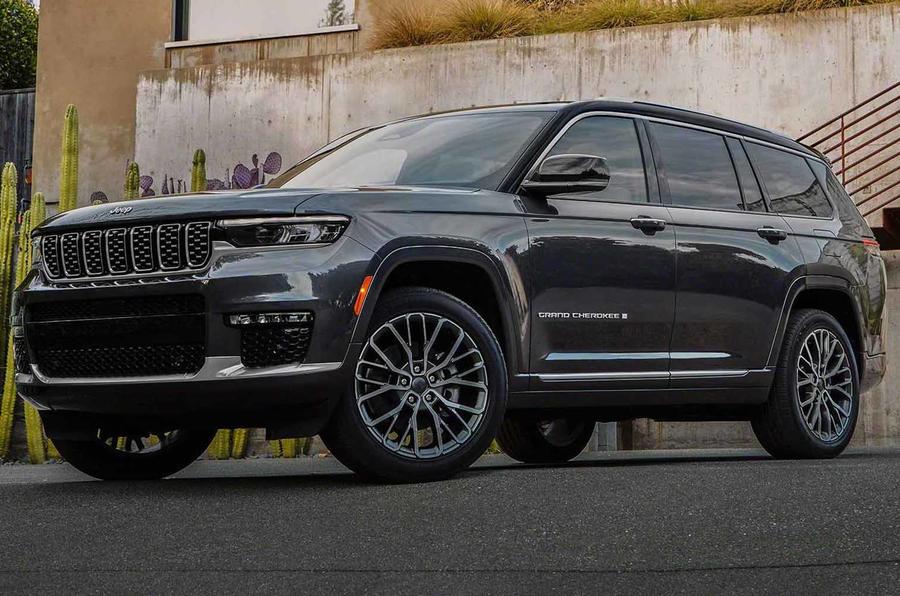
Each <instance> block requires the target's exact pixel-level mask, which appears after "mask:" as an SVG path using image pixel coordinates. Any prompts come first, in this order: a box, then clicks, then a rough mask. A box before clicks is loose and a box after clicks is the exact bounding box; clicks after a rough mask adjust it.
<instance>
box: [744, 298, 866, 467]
mask: <svg viewBox="0 0 900 596" xmlns="http://www.w3.org/2000/svg"><path fill="white" fill-rule="evenodd" d="M858 415H859V372H858V369H857V364H856V358H855V357H854V355H853V347H852V344H851V343H850V339H849V338H848V337H847V334H846V333H845V332H844V330H843V329H842V328H841V325H840V323H838V322H837V320H835V318H834V317H832V316H831V315H829V314H828V313H826V312H823V311H820V310H813V309H804V310H800V311H797V312H796V313H794V314H792V315H791V318H790V320H789V321H788V326H787V329H786V330H785V335H784V345H783V346H782V349H781V355H780V357H779V362H778V371H777V373H776V376H775V383H774V385H773V387H772V393H771V395H770V397H769V401H768V402H767V403H766V404H765V405H764V406H763V407H762V408H761V409H760V411H759V413H758V414H757V416H756V417H755V418H754V419H753V421H752V424H753V431H754V433H756V437H757V438H758V439H759V442H760V443H761V444H762V446H763V447H764V448H765V449H766V451H768V452H769V453H770V454H771V455H773V456H775V457H779V458H829V457H836V456H837V455H840V454H841V452H842V451H843V450H844V449H845V448H846V447H847V445H848V444H849V443H850V439H851V438H852V437H853V431H854V429H855V428H856V420H857V417H858Z"/></svg>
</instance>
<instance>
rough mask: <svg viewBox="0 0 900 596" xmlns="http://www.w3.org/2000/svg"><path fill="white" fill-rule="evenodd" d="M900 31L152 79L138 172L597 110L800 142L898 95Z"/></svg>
mask: <svg viewBox="0 0 900 596" xmlns="http://www.w3.org/2000/svg"><path fill="white" fill-rule="evenodd" d="M361 6H362V5H361ZM898 31H900V7H898V6H897V5H896V4H894V5H885V6H874V7H864V8H856V9H837V10H828V11H816V12H809V13H802V14H798V15H772V16H765V17H752V18H741V19H731V20H725V21H707V22H699V23H679V24H672V25H660V26H652V27H639V28H631V29H619V30H607V31H596V32H588V33H578V34H564V35H551V36H543V37H530V38H521V39H508V40H498V41H486V42H477V43H467V44H456V45H449V46H433V47H424V48H409V49H400V50H388V51H380V52H367V53H356V54H341V55H330V56H319V57H312V58H301V59H291V60H270V61H263V62H256V63H241V64H223V65H216V66H203V67H197V68H189V69H178V70H170V71H155V72H148V73H145V74H144V75H143V76H142V77H141V79H140V82H139V85H138V119H137V136H136V150H137V160H138V162H139V163H140V164H141V167H142V171H143V172H144V173H147V174H149V175H152V176H153V177H154V181H155V186H154V191H155V192H156V193H157V194H159V193H160V192H161V191H162V183H161V182H162V178H163V176H165V177H166V178H167V180H169V179H171V180H172V181H174V184H175V186H176V188H177V182H178V180H179V179H182V180H184V179H187V176H188V174H189V168H190V157H191V155H192V152H193V150H194V149H195V148H197V147H202V148H204V149H206V151H207V154H208V158H209V168H208V169H209V172H210V173H211V174H210V175H211V177H213V178H216V179H218V180H221V181H223V182H229V181H230V178H231V176H232V175H233V170H234V169H235V167H237V166H242V168H243V167H247V168H249V169H251V170H252V169H254V167H253V166H252V165H251V163H252V156H253V155H257V160H258V161H259V162H262V161H264V160H265V158H266V157H268V156H269V155H270V154H271V153H277V154H279V156H280V157H281V160H282V163H283V164H285V165H286V164H288V163H292V162H296V161H297V160H299V159H300V158H302V157H303V156H304V155H306V154H308V153H309V152H310V151H312V150H313V149H315V148H317V147H319V146H321V145H322V144H324V143H325V142H326V141H327V140H329V139H332V138H334V137H335V136H337V135H339V134H342V133H344V132H347V131H349V130H352V129H355V128H359V127H362V126H365V125H368V124H372V123H377V122H380V121H384V120H390V119H393V118H400V117H403V116H408V115H412V114H417V113H423V112H431V111H437V110H447V109H453V108H462V107H467V106H473V105H485V104H498V103H509V102H522V101H536V100H555V99H564V98H568V99H581V98H591V97H598V96H601V95H607V96H619V97H633V98H637V99H644V100H649V101H659V102H664V103H671V104H676V105H682V106H685V107H689V108H697V109H701V110H704V111H708V112H712V113H716V114H721V115H724V116H728V117H733V118H737V119H739V120H743V121H746V122H749V123H753V124H757V125H761V126H765V127H768V128H773V129H776V130H782V131H784V132H786V133H787V134H790V135H799V134H800V133H802V132H804V131H807V130H810V129H812V128H814V127H815V126H816V125H817V124H819V123H820V122H822V121H824V120H826V119H828V117H829V116H831V115H833V114H836V113H838V112H841V111H843V110H845V109H846V108H848V107H850V106H852V105H854V104H855V103H856V102H857V101H858V100H859V99H862V98H864V97H867V96H869V95H871V94H873V93H874V92H875V91H877V90H880V89H882V88H884V87H886V86H887V85H888V84H889V83H891V82H894V81H896V80H898V79H900V53H898V52H897V51H896V48H897V44H898V40H900V34H898ZM863 57H864V58H863ZM270 169H272V168H270ZM241 171H243V169H241ZM169 186H171V184H170V185H169Z"/></svg>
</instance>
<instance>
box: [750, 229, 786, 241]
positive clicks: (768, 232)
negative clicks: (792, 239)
mask: <svg viewBox="0 0 900 596" xmlns="http://www.w3.org/2000/svg"><path fill="white" fill-rule="evenodd" d="M756 233H757V234H759V236H760V238H765V239H766V240H768V241H769V242H771V243H772V244H778V243H779V242H781V241H782V240H787V237H788V235H787V232H785V231H784V230H779V229H778V228H769V227H765V228H759V229H758V230H756Z"/></svg>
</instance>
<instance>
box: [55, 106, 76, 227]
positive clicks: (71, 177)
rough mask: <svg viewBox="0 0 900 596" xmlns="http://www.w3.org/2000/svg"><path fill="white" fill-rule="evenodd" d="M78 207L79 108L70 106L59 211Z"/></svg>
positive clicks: (64, 137)
mask: <svg viewBox="0 0 900 596" xmlns="http://www.w3.org/2000/svg"><path fill="white" fill-rule="evenodd" d="M77 206H78V108H76V107H75V106H74V105H69V107H68V108H67V109H66V122H65V126H64V128H63V139H62V163H61V164H60V178H59V210H60V211H69V210H71V209H75V208H76V207H77Z"/></svg>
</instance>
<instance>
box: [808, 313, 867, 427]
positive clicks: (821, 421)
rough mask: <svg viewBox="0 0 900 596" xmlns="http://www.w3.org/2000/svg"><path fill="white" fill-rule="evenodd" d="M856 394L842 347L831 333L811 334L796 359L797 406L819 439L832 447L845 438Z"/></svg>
mask: <svg viewBox="0 0 900 596" xmlns="http://www.w3.org/2000/svg"><path fill="white" fill-rule="evenodd" d="M853 391H854V387H853V374H852V372H851V370H850V362H849V361H848V355H847V352H846V350H844V346H843V344H842V343H841V342H840V340H838V338H837V336H836V335H835V334H834V333H832V332H831V331H829V330H828V329H815V330H813V331H811V332H810V333H809V334H808V335H807V336H806V339H805V340H804V341H803V344H802V347H801V348H800V354H799V355H798V356H797V402H798V404H799V406H800V414H801V416H802V417H803V420H804V422H805V423H806V427H807V428H808V429H809V430H810V432H812V434H813V435H814V436H815V437H816V438H818V439H819V440H821V441H823V442H826V443H833V442H835V441H837V440H839V439H840V438H841V437H842V436H843V435H844V433H845V432H846V431H847V428H848V426H849V423H850V420H851V418H852V414H853Z"/></svg>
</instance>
